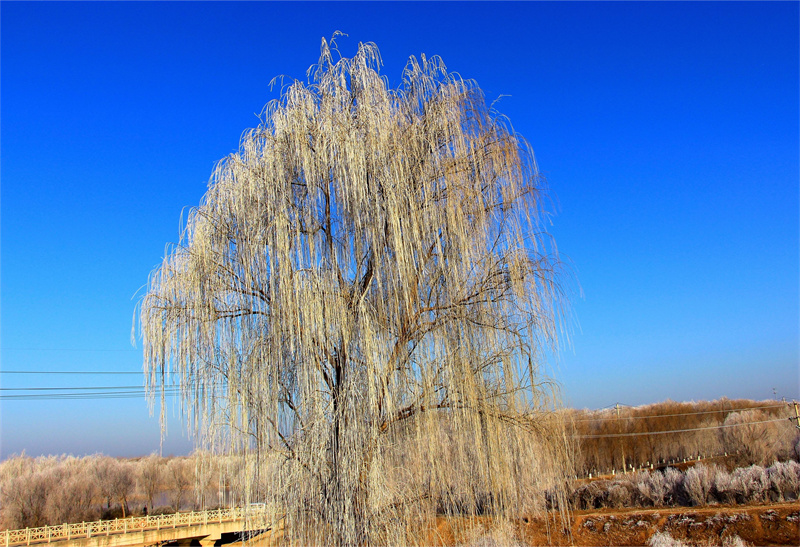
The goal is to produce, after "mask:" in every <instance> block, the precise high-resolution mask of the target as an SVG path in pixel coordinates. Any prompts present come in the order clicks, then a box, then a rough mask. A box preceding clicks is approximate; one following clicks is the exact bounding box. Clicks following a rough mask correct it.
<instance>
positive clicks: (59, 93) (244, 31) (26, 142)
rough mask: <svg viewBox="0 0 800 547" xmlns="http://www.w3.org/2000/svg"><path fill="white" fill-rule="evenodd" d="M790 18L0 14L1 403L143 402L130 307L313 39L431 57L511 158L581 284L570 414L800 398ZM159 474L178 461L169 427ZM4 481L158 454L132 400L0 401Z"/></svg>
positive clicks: (304, 10) (786, 6) (657, 12)
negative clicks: (496, 123) (55, 396)
mask: <svg viewBox="0 0 800 547" xmlns="http://www.w3.org/2000/svg"><path fill="white" fill-rule="evenodd" d="M798 21H800V17H799V13H798V3H796V2H780V3H767V2H758V3H749V2H736V3H717V2H714V3H687V2H675V3H661V2H658V3H641V4H639V3H558V4H551V3H534V2H532V3H521V2H520V3H490V4H486V3H456V2H452V3H380V4H371V3H353V4H327V3H326V4H322V3H287V4H279V3H258V2H248V3H210V2H209V3H191V2H187V3H160V2H155V3H151V2H143V3H99V2H90V3H51V2H44V3H39V2H36V3H27V2H21V3H17V2H2V4H0V25H1V28H0V36H1V40H2V43H1V44H0V46H1V49H0V55H1V57H0V70H1V72H0V78H1V81H0V106H1V108H2V125H1V126H0V131H1V132H0V139H2V140H1V141H0V142H1V146H2V148H1V149H0V153H1V154H2V163H1V164H0V176H1V177H2V187H0V190H1V191H2V194H0V198H1V199H2V202H1V203H2V220H1V222H2V224H1V227H2V241H1V244H2V247H1V249H2V302H1V304H2V346H1V347H0V358H1V359H2V364H1V367H0V370H2V371H3V374H0V381H2V388H3V391H2V392H0V393H2V394H3V395H4V396H5V395H10V394H14V393H18V392H13V391H9V388H19V387H32V386H35V387H45V386H59V385H72V386H101V385H109V386H117V385H141V384H142V381H143V379H142V377H141V376H137V375H128V376H125V375H120V376H111V375H109V376H99V375H98V376H95V375H83V376H61V375H44V374H35V375H17V374H9V373H6V371H15V370H31V371H59V370H60V371H64V370H98V371H100V370H105V371H137V370H141V355H140V353H139V352H138V351H137V350H136V349H134V348H133V347H132V346H131V343H130V333H131V322H132V317H133V313H134V306H135V304H136V301H137V297H136V296H134V295H135V294H136V293H137V291H140V289H141V287H142V286H143V285H144V284H145V283H146V281H147V276H148V273H149V272H150V270H151V269H152V268H153V267H154V266H156V265H157V264H158V263H159V262H160V258H161V257H162V255H163V253H164V249H165V245H166V244H167V243H168V242H174V241H176V240H177V238H178V233H179V227H180V223H179V220H180V215H181V211H182V209H183V208H184V207H187V206H192V205H196V204H198V203H199V201H200V199H201V197H202V196H203V194H204V192H205V189H206V184H207V181H208V178H209V176H210V174H211V170H212V167H213V166H214V164H215V162H216V161H217V160H219V159H220V158H222V157H223V156H225V155H226V154H229V153H231V152H233V151H235V149H236V147H237V144H238V139H239V137H240V135H241V134H242V132H243V131H244V130H245V129H246V128H249V127H252V126H254V125H256V124H257V119H256V114H257V113H258V112H260V111H261V109H262V107H263V106H264V105H265V104H266V103H267V101H269V100H270V99H273V98H276V97H277V93H278V91H277V89H276V90H270V87H269V82H270V80H271V79H272V78H273V77H274V76H276V75H279V74H285V75H288V76H289V77H293V78H298V79H305V71H306V69H307V68H308V66H309V65H311V64H312V63H314V62H315V61H316V59H317V57H318V55H319V45H320V39H321V37H323V36H324V37H329V36H331V35H332V33H333V32H334V31H335V30H341V31H344V32H346V33H348V34H349V37H347V38H341V39H340V40H339V45H340V48H341V50H342V52H343V53H344V54H345V55H350V54H352V53H353V52H354V51H355V48H356V46H357V44H358V42H359V41H373V42H375V43H376V44H377V45H378V47H379V48H380V50H381V53H382V56H383V61H384V68H383V73H384V74H385V75H386V76H387V77H388V79H389V82H390V84H391V85H393V86H396V85H397V84H398V83H399V80H400V74H401V71H402V68H403V66H404V64H405V61H406V60H407V58H408V56H410V55H419V54H420V53H425V54H427V55H433V54H438V55H440V56H441V57H442V58H443V59H444V62H445V63H446V64H447V66H448V68H449V69H451V70H453V71H457V72H459V73H461V74H462V75H463V76H464V77H467V78H474V79H476V80H477V82H478V84H479V85H480V86H481V87H482V88H483V89H484V90H485V92H486V94H487V97H488V98H489V99H490V100H492V99H495V98H497V97H498V96H500V95H508V96H507V97H504V98H503V99H502V100H501V101H500V102H499V103H498V105H497V107H498V109H499V110H500V111H501V112H503V113H504V114H506V115H508V116H509V118H510V119H511V122H512V123H513V124H514V127H515V129H516V130H517V131H519V132H520V133H522V134H523V135H524V136H525V137H527V139H528V140H529V141H530V142H531V144H532V146H533V148H534V151H535V152H536V155H537V159H538V162H539V166H540V168H541V169H542V170H543V171H544V173H545V174H546V175H547V178H548V181H549V184H550V187H551V189H552V191H553V193H554V196H555V198H556V199H557V202H558V207H557V211H556V215H555V216H554V217H553V226H552V233H553V234H554V235H555V238H556V241H557V243H558V246H559V249H560V250H561V252H562V254H563V255H564V256H565V257H568V258H569V259H570V260H571V261H572V263H573V265H574V268H575V270H576V272H577V277H578V280H579V282H580V285H581V288H582V290H583V293H584V296H583V298H576V299H575V300H574V305H573V311H574V315H575V318H576V328H575V331H574V333H573V336H572V345H571V347H568V348H566V349H565V350H564V351H563V352H562V354H561V356H560V359H559V361H558V363H554V365H553V368H554V370H555V374H556V377H557V379H558V380H559V381H560V382H561V385H562V389H563V394H564V398H565V401H566V402H567V403H568V404H570V405H572V406H577V407H589V408H597V407H602V406H606V405H610V404H613V403H615V402H621V403H625V404H631V405H635V404H642V403H650V402H656V401H661V400H664V399H668V398H669V399H673V400H692V399H694V400H700V399H716V398H719V397H722V396H727V397H732V398H733V397H736V398H738V397H748V398H754V399H766V398H770V397H772V395H773V388H774V389H775V390H776V391H777V394H778V397H782V396H785V397H787V398H797V397H798V395H799V393H800V386H798V331H799V329H800V326H799V325H798V321H799V319H798V307H799V303H798V279H799V275H800V271H799V268H798V256H799V244H798V226H800V223H799V222H800V221H799V220H798V209H799V207H798V203H799V200H798V180H800V170H799V167H798V150H800V139H799V138H798V121H799V120H800V113H799V109H798V104H799V99H800V87H799V86H798V81H799V79H800V77H799V75H798V72H799V67H800V59H799V58H798V57H799V56H798V44H799V43H800V38H799V36H798ZM169 415H170V419H169V433H168V435H167V438H166V442H165V445H164V452H165V454H168V453H181V452H186V451H188V450H190V443H189V440H188V439H187V437H186V435H185V434H184V433H182V430H181V429H182V428H181V420H180V419H179V416H178V415H177V411H176V410H175V411H174V410H173V409H170V410H169ZM0 420H2V423H0V457H3V458H4V457H7V456H8V455H10V454H12V453H17V452H20V451H22V450H25V451H26V452H27V453H28V454H31V455H37V454H41V453H73V454H85V453H93V452H104V453H107V454H112V455H126V456H127V455H139V454H146V453H149V452H152V451H153V450H158V448H159V423H158V418H157V416H156V417H150V415H149V413H148V408H147V404H146V402H145V401H144V400H143V399H102V400H91V399H90V400H71V401H61V400H55V401H30V400H22V401H21V400H3V401H2V402H0Z"/></svg>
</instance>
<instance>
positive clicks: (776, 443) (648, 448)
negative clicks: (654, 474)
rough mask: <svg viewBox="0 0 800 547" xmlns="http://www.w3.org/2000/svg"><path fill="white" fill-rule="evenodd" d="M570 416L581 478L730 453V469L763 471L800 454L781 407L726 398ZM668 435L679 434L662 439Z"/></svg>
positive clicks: (572, 412)
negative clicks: (751, 467)
mask: <svg viewBox="0 0 800 547" xmlns="http://www.w3.org/2000/svg"><path fill="white" fill-rule="evenodd" d="M567 412H568V413H569V415H570V421H571V422H572V430H573V434H574V436H575V438H576V439H577V440H578V442H577V447H578V454H577V457H576V471H577V474H578V476H588V474H589V473H592V474H593V475H595V476H596V475H597V474H598V473H600V474H602V473H608V472H611V471H612V470H615V471H616V472H617V473H620V472H624V471H630V470H631V466H634V467H635V468H637V469H638V468H641V467H649V465H650V464H653V466H654V467H657V466H658V465H659V464H662V465H663V464H664V463H668V462H670V461H675V460H682V459H683V458H693V457H696V456H704V457H709V456H717V455H722V454H725V453H727V454H728V455H729V459H728V463H729V465H731V466H735V467H741V466H747V465H762V466H763V465H769V464H771V463H772V462H774V461H786V460H789V459H797V457H798V450H800V445H798V443H800V437H799V436H798V429H797V428H796V427H795V424H794V423H793V421H792V420H791V417H793V416H794V411H793V408H792V407H791V405H788V404H786V403H781V402H780V401H752V400H732V399H726V398H722V399H718V400H716V401H700V402H688V403H686V402H684V403H677V402H673V401H665V402H662V403H657V404H652V405H645V406H638V407H620V408H618V409H617V408H614V407H612V408H608V409H603V410H568V411H567ZM686 430H688V431H686ZM668 431H679V432H677V433H665V434H662V433H660V432H668ZM623 462H624V463H623Z"/></svg>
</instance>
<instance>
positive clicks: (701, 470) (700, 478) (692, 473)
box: [683, 464, 716, 505]
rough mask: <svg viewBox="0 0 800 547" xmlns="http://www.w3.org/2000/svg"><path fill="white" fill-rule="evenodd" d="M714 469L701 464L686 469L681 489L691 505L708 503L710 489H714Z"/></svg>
mask: <svg viewBox="0 0 800 547" xmlns="http://www.w3.org/2000/svg"><path fill="white" fill-rule="evenodd" d="M715 475H716V467H713V466H711V467H709V466H706V465H703V464H698V465H695V466H694V467H692V468H690V469H688V470H687V471H686V474H685V475H684V477H683V489H684V490H685V492H686V494H687V496H688V497H689V499H690V500H691V502H692V505H705V504H706V503H708V498H709V495H710V494H711V489H712V488H713V487H714V476H715Z"/></svg>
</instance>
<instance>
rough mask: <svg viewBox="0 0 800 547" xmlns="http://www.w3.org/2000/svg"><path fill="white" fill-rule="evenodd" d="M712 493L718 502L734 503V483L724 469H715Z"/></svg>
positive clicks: (735, 495)
mask: <svg viewBox="0 0 800 547" xmlns="http://www.w3.org/2000/svg"><path fill="white" fill-rule="evenodd" d="M714 493H715V495H716V498H717V501H719V502H720V503H727V504H729V505H732V504H734V503H736V499H737V489H736V484H735V483H734V481H733V477H732V476H731V474H730V473H728V472H727V471H726V470H724V469H717V474H716V475H714Z"/></svg>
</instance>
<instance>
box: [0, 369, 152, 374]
mask: <svg viewBox="0 0 800 547" xmlns="http://www.w3.org/2000/svg"><path fill="white" fill-rule="evenodd" d="M0 374H144V373H143V372H142V371H141V370H137V371H132V370H130V371H128V370H124V371H118V370H115V371H111V370H0Z"/></svg>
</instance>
